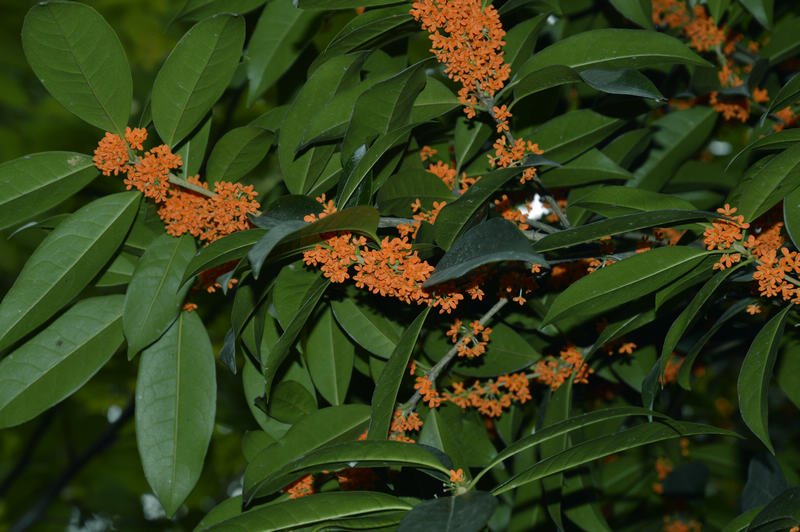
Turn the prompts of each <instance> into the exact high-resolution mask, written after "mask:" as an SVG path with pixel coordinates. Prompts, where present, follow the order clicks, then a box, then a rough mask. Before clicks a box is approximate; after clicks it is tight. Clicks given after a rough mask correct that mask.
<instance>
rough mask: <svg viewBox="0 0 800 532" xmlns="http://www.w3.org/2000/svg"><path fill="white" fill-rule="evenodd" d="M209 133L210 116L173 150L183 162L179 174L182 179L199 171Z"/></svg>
mask: <svg viewBox="0 0 800 532" xmlns="http://www.w3.org/2000/svg"><path fill="white" fill-rule="evenodd" d="M210 134H211V116H209V117H208V118H206V120H205V122H203V123H201V124H200V126H198V127H197V128H196V129H195V131H194V132H193V133H192V134H191V135H190V136H189V137H188V138H186V140H184V141H183V143H182V144H181V147H180V148H178V151H177V152H175V153H176V155H180V156H181V161H183V164H182V165H181V167H180V176H181V177H182V178H183V179H188V178H190V177H194V176H196V175H198V174H199V173H200V167H201V166H202V165H203V160H204V159H205V156H206V148H208V137H209V135H210Z"/></svg>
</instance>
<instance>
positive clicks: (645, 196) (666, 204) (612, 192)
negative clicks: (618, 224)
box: [575, 185, 695, 218]
mask: <svg viewBox="0 0 800 532" xmlns="http://www.w3.org/2000/svg"><path fill="white" fill-rule="evenodd" d="M575 205H576V206H580V207H585V208H587V209H589V210H591V211H594V212H596V213H598V214H600V215H602V216H606V217H608V218H611V217H613V216H620V215H624V214H633V213H636V212H642V211H659V210H662V209H669V210H685V211H693V210H694V208H695V207H694V205H692V204H691V203H690V202H688V201H686V200H685V199H683V198H679V197H677V196H670V195H669V194H660V193H658V192H653V191H650V190H643V189H640V188H633V187H620V186H611V185H609V186H605V187H602V188H598V189H597V190H593V191H591V192H589V193H588V194H586V195H584V196H581V197H580V198H579V199H578V200H577V201H576V202H575Z"/></svg>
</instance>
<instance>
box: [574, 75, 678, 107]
mask: <svg viewBox="0 0 800 532" xmlns="http://www.w3.org/2000/svg"><path fill="white" fill-rule="evenodd" d="M580 76H581V78H583V81H585V82H586V83H587V84H588V85H589V86H590V87H592V88H593V89H597V90H599V91H602V92H607V93H609V94H625V95H628V96H641V97H642V98H649V99H651V100H656V101H663V100H664V99H665V98H664V96H663V95H662V94H661V93H660V92H659V91H658V89H657V88H656V86H655V85H653V82H652V81H650V80H649V79H648V78H647V76H645V75H644V74H642V73H641V72H639V71H638V70H631V69H623V70H604V69H601V68H592V69H587V70H584V71H582V72H581V73H580Z"/></svg>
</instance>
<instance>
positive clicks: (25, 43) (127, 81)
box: [22, 2, 133, 136]
mask: <svg viewBox="0 0 800 532" xmlns="http://www.w3.org/2000/svg"><path fill="white" fill-rule="evenodd" d="M22 47H23V49H24V50H25V57H26V58H27V59H28V64H29V65H30V66H31V68H32V69H33V72H34V73H35V74H36V77H38V78H39V80H40V81H41V82H42V84H44V86H45V88H46V89H47V90H48V92H49V93H50V94H52V95H53V97H54V98H55V99H56V100H58V102H59V103H60V104H61V105H63V106H64V107H66V108H67V110H68V111H70V112H71V113H74V114H75V115H77V116H78V118H80V119H81V120H84V121H86V122H88V123H89V124H91V125H93V126H96V127H99V128H100V129H104V130H106V131H112V132H114V133H117V134H118V135H120V136H121V135H123V134H124V132H125V126H126V124H127V123H128V116H129V115H130V111H131V100H132V95H133V83H132V81H131V71H130V67H129V66H128V58H127V57H126V56H125V50H124V49H123V48H122V43H120V41H119V38H118V37H117V34H116V33H114V30H113V29H112V28H111V26H109V25H108V22H106V20H105V19H104V18H103V17H102V16H101V15H100V13H98V12H97V11H95V10H94V8H92V7H90V6H87V5H84V4H79V3H77V2H41V3H39V4H37V5H35V6H33V7H32V8H31V9H30V11H28V14H27V15H26V16H25V23H24V24H23V26H22Z"/></svg>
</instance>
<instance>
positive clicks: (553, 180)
mask: <svg viewBox="0 0 800 532" xmlns="http://www.w3.org/2000/svg"><path fill="white" fill-rule="evenodd" d="M632 178H633V174H631V173H630V172H628V171H627V170H625V169H624V168H622V167H621V166H619V165H618V164H617V163H615V162H614V161H612V160H611V159H609V158H608V157H607V156H605V155H604V154H603V152H601V151H599V150H597V149H595V148H592V149H590V150H589V151H587V152H586V153H584V154H583V155H581V156H579V157H577V158H576V159H573V160H572V161H570V162H569V163H567V164H565V165H564V166H560V167H558V168H553V169H552V170H548V171H547V172H544V173H542V176H541V179H542V183H544V185H545V186H546V187H569V186H575V185H585V184H588V183H594V182H597V181H610V180H614V181H621V180H628V179H632Z"/></svg>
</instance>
